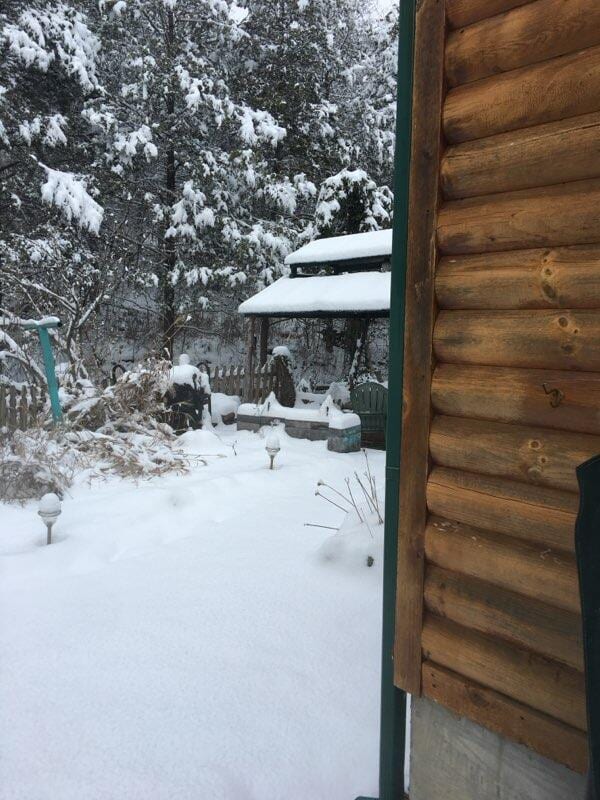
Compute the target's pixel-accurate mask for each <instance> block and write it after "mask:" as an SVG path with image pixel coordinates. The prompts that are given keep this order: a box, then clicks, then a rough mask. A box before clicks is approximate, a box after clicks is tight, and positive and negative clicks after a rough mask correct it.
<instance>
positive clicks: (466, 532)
mask: <svg viewBox="0 0 600 800" xmlns="http://www.w3.org/2000/svg"><path fill="white" fill-rule="evenodd" d="M425 554H426V557H427V561H428V562H430V563H432V564H436V565H437V566H438V567H442V568H444V569H446V570H451V571H453V572H460V573H462V574H464V575H470V576H471V577H472V578H479V579H480V580H482V581H487V582H488V583H490V584H494V585H495V586H500V587H503V588H504V589H508V590H510V591H511V592H516V593H518V594H519V595H522V597H521V603H522V604H523V606H528V605H529V599H527V600H526V599H525V598H530V599H531V598H537V599H538V600H540V601H542V602H543V603H545V604H548V605H551V606H555V607H556V609H559V608H561V609H564V610H565V611H569V612H572V613H573V614H579V612H580V603H579V590H578V585H579V584H578V580H577V567H576V565H575V558H574V557H573V555H572V554H571V553H562V552H561V551H559V550H551V549H550V548H549V547H546V546H545V545H542V544H533V543H530V542H525V541H523V540H519V539H516V538H510V537H508V536H502V535H500V534H497V533H490V532H489V531H483V530H481V529H480V528H473V527H471V526H469V525H463V524H461V523H458V522H451V521H450V520H446V519H442V518H440V517H431V518H430V520H429V523H428V525H427V529H426V532H425ZM459 621H460V620H456V622H459ZM532 649H535V648H532ZM561 660H564V659H561ZM568 663H570V662H568Z"/></svg>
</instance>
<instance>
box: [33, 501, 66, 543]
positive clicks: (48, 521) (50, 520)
mask: <svg viewBox="0 0 600 800" xmlns="http://www.w3.org/2000/svg"><path fill="white" fill-rule="evenodd" d="M60 512H61V507H60V499H59V498H58V496H57V495H55V494H54V493H53V492H49V493H48V494H45V495H44V496H43V497H42V499H41V500H40V507H39V510H38V514H39V515H40V517H41V518H42V521H43V523H44V525H45V526H46V531H47V537H46V544H52V526H53V525H54V523H55V522H56V520H57V519H58V518H59V516H60Z"/></svg>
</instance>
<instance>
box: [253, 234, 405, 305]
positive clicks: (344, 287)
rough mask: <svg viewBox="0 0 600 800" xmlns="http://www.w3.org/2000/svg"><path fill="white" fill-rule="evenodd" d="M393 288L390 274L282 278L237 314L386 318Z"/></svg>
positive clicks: (365, 273)
mask: <svg viewBox="0 0 600 800" xmlns="http://www.w3.org/2000/svg"><path fill="white" fill-rule="evenodd" d="M358 235H359V236H362V235H366V234H358ZM347 238H351V237H347ZM390 285H391V273H390V272H374V271H371V272H351V273H346V274H343V275H312V276H310V277H298V278H280V279H279V280H278V281H275V283H272V284H271V285H270V286H267V288H266V289H263V290H262V291H261V292H259V293H258V294H255V295H254V297H251V298H250V299H249V300H246V301H245V302H244V303H242V304H241V305H240V307H239V309H238V311H239V312H240V314H245V315H247V316H257V317H260V316H264V317H351V316H362V317H368V316H373V317H386V316H388V315H389V312H390Z"/></svg>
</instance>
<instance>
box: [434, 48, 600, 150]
mask: <svg viewBox="0 0 600 800" xmlns="http://www.w3.org/2000/svg"><path fill="white" fill-rule="evenodd" d="M599 110H600V47H590V48H588V49H587V50H582V51H580V52H577V53H571V54H569V55H565V56H560V57H559V58H552V59H550V60H548V61H544V62H542V63H541V64H534V65H533V66H527V67H522V68H521V69H515V70H512V71H511V72H504V73H502V74H501V75H494V76H491V77H489V78H483V79H482V80H480V81H475V82H474V83H467V84H465V85H464V86H458V87H456V88H455V89H451V90H450V91H449V92H448V94H447V96H446V102H445V104H444V110H443V126H444V133H445V136H446V140H447V141H448V142H449V143H450V144H456V143H457V142H466V141H470V140H472V139H483V138H484V137H485V136H493V135H494V134H496V133H502V132H503V131H514V130H518V129H519V128H527V127H531V126H532V125H541V124H543V123H545V122H553V121H555V120H559V119H566V118H567V117H577V116H580V115H581V114H589V113H591V112H593V111H599Z"/></svg>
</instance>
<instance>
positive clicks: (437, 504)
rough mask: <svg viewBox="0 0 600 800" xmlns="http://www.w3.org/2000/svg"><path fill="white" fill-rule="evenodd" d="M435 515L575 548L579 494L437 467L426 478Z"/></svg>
mask: <svg viewBox="0 0 600 800" xmlns="http://www.w3.org/2000/svg"><path fill="white" fill-rule="evenodd" d="M427 505H428V508H429V510H430V511H431V512H432V513H433V514H437V515H439V516H441V517H445V518H447V519H451V520H456V521H458V522H463V523H465V524H466V525H472V526H477V527H479V528H483V529H484V530H487V531H492V532H493V533H501V534H505V535H506V536H510V537H515V538H518V539H524V540H525V541H527V542H536V543H539V544H541V545H543V546H544V549H545V548H551V549H554V548H556V549H558V550H564V551H568V552H573V551H574V549H575V545H574V527H575V519H576V516H577V497H576V495H574V494H572V493H571V492H564V491H560V490H558V489H548V488H546V487H544V486H535V485H533V484H526V483H521V482H518V481H510V480H506V479H504V478H498V477H490V476H487V475H480V474H477V473H475V472H461V471H460V470H451V469H444V468H442V467H436V468H435V469H434V470H433V471H432V473H431V475H430V477H429V480H428V482H427Z"/></svg>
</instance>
